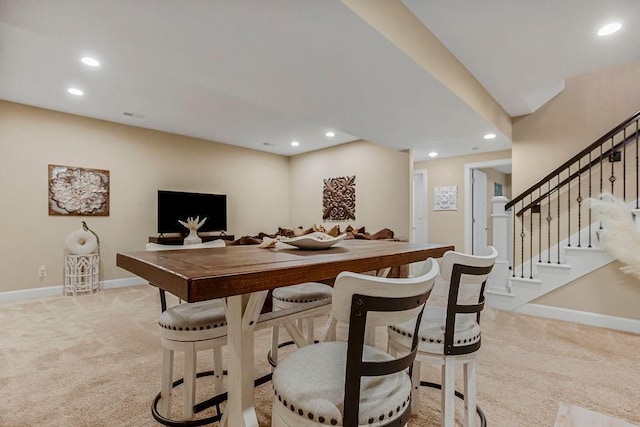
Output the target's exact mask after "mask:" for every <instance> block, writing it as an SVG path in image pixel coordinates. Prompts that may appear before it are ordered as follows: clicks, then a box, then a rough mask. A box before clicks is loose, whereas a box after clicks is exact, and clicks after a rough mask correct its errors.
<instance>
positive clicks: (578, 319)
mask: <svg viewBox="0 0 640 427" xmlns="http://www.w3.org/2000/svg"><path fill="white" fill-rule="evenodd" d="M514 312H516V313H522V314H528V315H532V316H538V317H545V318H547V319H556V320H564V321H567V322H574V323H582V324H584V325H590V326H598V327H601V328H608V329H615V330H618V331H623V332H630V333H633V334H638V335H640V320H636V319H627V318H624V317H615V316H607V315H604V314H598V313H590V312H587V311H578V310H571V309H568V308H560V307H551V306H548V305H542V304H526V305H523V306H522V307H519V308H517V309H516V310H514Z"/></svg>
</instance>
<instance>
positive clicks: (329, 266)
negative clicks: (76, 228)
mask: <svg viewBox="0 0 640 427" xmlns="http://www.w3.org/2000/svg"><path fill="white" fill-rule="evenodd" d="M453 249H454V247H453V246H451V245H441V244H414V243H405V242H393V241H381V240H343V241H342V242H340V243H338V244H337V245H336V246H334V247H332V248H330V249H325V250H320V251H308V250H300V249H261V248H258V247H257V246H254V245H252V246H228V247H226V248H206V249H189V250H167V251H149V252H146V251H145V252H131V253H119V254H117V257H116V265H117V266H118V267H120V268H123V269H125V270H127V271H129V272H131V273H133V274H135V275H137V276H140V277H142V278H143V279H146V280H148V281H149V282H150V283H152V284H154V285H156V286H158V287H160V288H162V289H164V290H166V291H168V292H171V293H172V294H174V295H176V296H177V297H179V298H182V299H183V300H185V301H187V302H197V301H202V300H207V299H212V298H222V297H228V296H232V295H240V294H247V293H251V292H257V291H262V290H269V289H274V288H277V287H279V286H288V285H294V284H298V283H303V282H311V281H321V280H328V279H333V278H335V277H336V276H337V275H338V274H339V273H340V272H342V271H353V272H365V271H371V270H378V269H382V268H386V267H399V266H402V265H406V264H410V263H412V262H417V261H422V260H425V259H427V258H429V257H432V258H439V257H441V256H442V255H443V254H444V253H445V252H446V251H448V250H453Z"/></svg>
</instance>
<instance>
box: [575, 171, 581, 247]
mask: <svg viewBox="0 0 640 427" xmlns="http://www.w3.org/2000/svg"><path fill="white" fill-rule="evenodd" d="M581 160H582V159H581V158H580V159H578V170H582V168H581V167H580V161H581ZM576 201H577V202H578V247H579V248H581V247H582V239H581V236H582V233H581V231H582V174H581V173H579V174H578V198H577V199H576Z"/></svg>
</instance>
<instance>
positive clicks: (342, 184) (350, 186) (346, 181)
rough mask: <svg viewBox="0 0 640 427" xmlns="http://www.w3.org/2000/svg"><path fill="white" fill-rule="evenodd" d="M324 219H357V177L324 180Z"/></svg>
mask: <svg viewBox="0 0 640 427" xmlns="http://www.w3.org/2000/svg"><path fill="white" fill-rule="evenodd" d="M322 219H323V220H328V221H346V220H355V219H356V177H355V175H354V176H342V177H339V178H327V179H325V180H324V190H323V191H322Z"/></svg>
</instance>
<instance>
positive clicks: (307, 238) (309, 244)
mask: <svg viewBox="0 0 640 427" xmlns="http://www.w3.org/2000/svg"><path fill="white" fill-rule="evenodd" d="M345 237H347V235H346V233H345V234H341V235H339V236H336V237H333V236H330V235H328V234H326V233H322V232H319V231H316V232H315V233H310V234H305V235H304V236H298V237H291V238H288V239H282V240H280V241H281V242H282V243H286V244H287V245H291V246H295V247H297V248H300V249H306V250H320V249H329V248H330V247H332V246H333V245H335V244H336V243H338V242H339V241H341V240H342V239H344V238H345Z"/></svg>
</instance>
